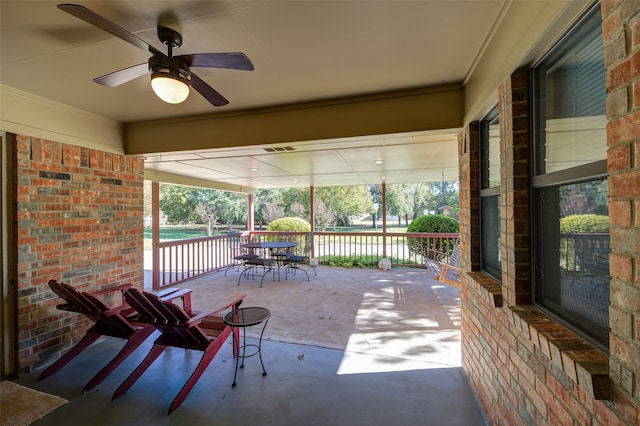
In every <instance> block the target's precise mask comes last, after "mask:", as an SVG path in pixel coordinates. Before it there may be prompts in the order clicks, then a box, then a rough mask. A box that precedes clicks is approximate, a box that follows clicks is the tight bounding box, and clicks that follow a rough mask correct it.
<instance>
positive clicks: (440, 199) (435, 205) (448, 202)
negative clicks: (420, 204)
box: [426, 181, 460, 218]
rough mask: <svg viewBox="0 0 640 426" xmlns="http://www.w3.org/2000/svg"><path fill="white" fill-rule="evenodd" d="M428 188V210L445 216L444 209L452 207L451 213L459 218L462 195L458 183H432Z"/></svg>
mask: <svg viewBox="0 0 640 426" xmlns="http://www.w3.org/2000/svg"><path fill="white" fill-rule="evenodd" d="M426 186H427V193H428V195H427V199H428V202H427V203H426V206H427V210H429V211H432V212H434V213H435V214H444V213H445V211H443V209H442V208H443V207H445V206H449V207H451V209H450V211H449V213H450V214H451V216H452V217H454V218H457V217H458V212H459V211H460V194H459V184H458V182H457V181H456V182H444V181H443V182H432V183H428V184H426Z"/></svg>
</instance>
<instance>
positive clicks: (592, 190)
mask: <svg viewBox="0 0 640 426" xmlns="http://www.w3.org/2000/svg"><path fill="white" fill-rule="evenodd" d="M605 87H606V86H605V67H604V51H603V42H602V30H601V18H600V8H599V7H595V8H594V9H593V10H591V11H590V12H589V13H587V15H586V16H585V17H584V18H583V19H582V20H581V21H580V22H579V23H578V24H577V25H576V26H575V28H574V29H573V30H572V31H570V32H569V33H568V34H567V35H566V36H565V37H564V38H563V39H562V40H561V41H560V42H559V43H558V45H557V46H556V47H554V48H553V50H552V51H551V52H550V53H549V54H548V55H547V56H546V57H545V58H544V59H543V60H542V61H541V62H540V63H539V64H538V65H536V66H535V67H534V69H533V106H534V109H533V121H534V123H533V130H534V142H533V143H534V146H533V159H534V176H533V180H532V182H533V195H534V196H533V204H534V212H533V214H534V223H533V226H534V228H533V234H534V268H535V275H534V283H535V284H534V285H535V301H536V303H537V304H539V305H540V306H541V307H542V308H543V309H545V310H547V311H548V312H550V313H551V314H552V315H554V316H556V317H558V318H559V319H561V320H562V321H563V322H565V323H566V324H567V325H569V326H571V327H572V328H573V329H574V330H576V331H577V332H578V333H579V334H581V335H582V336H583V337H585V338H587V339H588V340H590V341H591V342H592V343H594V344H597V345H599V346H600V347H602V348H606V347H607V345H608V330H609V281H610V277H609V261H608V255H609V251H610V249H609V216H608V200H607V196H608V193H607V167H606V148H607V139H606V89H605Z"/></svg>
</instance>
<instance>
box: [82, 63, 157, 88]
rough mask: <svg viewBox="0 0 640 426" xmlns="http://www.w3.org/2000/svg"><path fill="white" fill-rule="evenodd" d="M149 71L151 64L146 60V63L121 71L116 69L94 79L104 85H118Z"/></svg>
mask: <svg viewBox="0 0 640 426" xmlns="http://www.w3.org/2000/svg"><path fill="white" fill-rule="evenodd" d="M148 73H149V64H148V63H146V62H145V63H144V64H139V65H134V66H132V67H129V68H125V69H122V70H120V71H114V72H112V73H109V74H106V75H103V76H101V77H96V78H94V79H93V81H94V82H96V83H98V84H102V85H103V86H109V87H117V86H120V85H121V84H124V83H126V82H128V81H131V80H133V79H134V78H138V77H142V76H143V75H145V74H148Z"/></svg>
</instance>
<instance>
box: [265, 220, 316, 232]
mask: <svg viewBox="0 0 640 426" xmlns="http://www.w3.org/2000/svg"><path fill="white" fill-rule="evenodd" d="M267 231H289V232H310V231H311V224H309V222H307V221H306V220H304V219H300V218H299V217H283V218H280V219H276V220H274V221H273V222H271V223H270V224H269V225H268V226H267Z"/></svg>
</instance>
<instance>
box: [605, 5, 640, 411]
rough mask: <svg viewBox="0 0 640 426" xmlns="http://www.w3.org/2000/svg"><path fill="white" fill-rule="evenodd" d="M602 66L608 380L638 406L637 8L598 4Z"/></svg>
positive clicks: (639, 74)
mask: <svg viewBox="0 0 640 426" xmlns="http://www.w3.org/2000/svg"><path fill="white" fill-rule="evenodd" d="M602 15H603V19H604V21H603V24H602V28H603V36H604V44H605V47H604V52H605V55H604V57H605V66H606V67H607V70H608V72H607V93H608V99H607V118H608V126H607V142H608V146H609V149H608V155H607V160H608V161H607V168H608V171H609V214H610V216H609V220H610V222H611V249H612V253H611V255H610V256H609V262H610V274H611V276H612V280H611V306H610V308H609V316H610V326H611V334H610V359H611V362H610V368H611V379H612V381H613V383H614V384H615V385H616V387H617V388H619V389H620V391H621V392H623V393H624V394H625V395H627V396H629V397H633V398H635V401H636V403H638V404H639V405H640V380H639V379H638V376H639V375H640V280H639V274H640V216H639V214H640V209H639V208H638V206H639V205H640V4H639V3H638V2H637V1H635V2H633V1H606V2H603V4H602Z"/></svg>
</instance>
